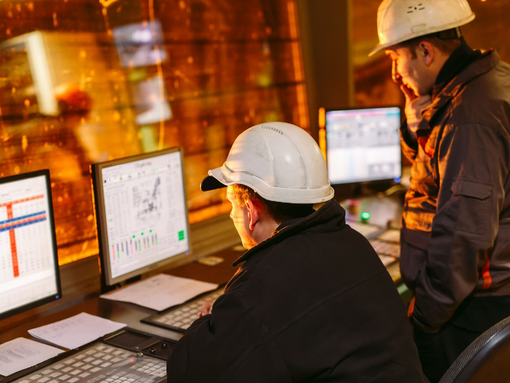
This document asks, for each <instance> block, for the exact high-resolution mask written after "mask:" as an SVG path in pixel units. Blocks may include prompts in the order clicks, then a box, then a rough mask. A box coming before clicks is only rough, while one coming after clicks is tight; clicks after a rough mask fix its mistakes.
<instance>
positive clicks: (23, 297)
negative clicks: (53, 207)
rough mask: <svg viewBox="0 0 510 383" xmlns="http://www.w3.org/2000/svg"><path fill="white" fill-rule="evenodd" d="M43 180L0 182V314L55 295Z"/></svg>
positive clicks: (55, 275) (47, 201) (54, 262)
mask: <svg viewBox="0 0 510 383" xmlns="http://www.w3.org/2000/svg"><path fill="white" fill-rule="evenodd" d="M47 181H48V178H47V177H45V176H44V175H40V176H37V177H27V178H22V179H16V180H13V181H12V182H2V183H0V314H1V313H4V312H7V311H9V310H12V309H15V308H17V307H21V306H24V305H27V304H31V303H33V302H36V301H38V300H41V299H44V298H47V297H49V296H54V295H56V294H57V292H58V272H57V270H56V268H57V253H56V248H55V242H54V232H53V228H52V224H51V218H52V217H51V212H50V203H51V201H50V198H49V195H48V185H47Z"/></svg>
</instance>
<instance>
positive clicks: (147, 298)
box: [101, 274, 218, 311]
mask: <svg viewBox="0 0 510 383" xmlns="http://www.w3.org/2000/svg"><path fill="white" fill-rule="evenodd" d="M217 288H218V285H217V284H214V283H208V282H201V281H196V280H194V279H188V278H181V277H175V276H173V275H167V274H158V275H156V276H154V277H151V278H149V279H146V280H144V281H141V282H138V283H135V284H134V285H131V286H128V287H124V288H123V289H120V290H118V291H113V292H111V293H108V294H105V295H101V298H105V299H112V300H115V301H122V302H130V303H135V304H137V305H140V306H144V307H148V308H151V309H153V310H157V311H161V310H164V309H166V308H168V307H171V306H175V305H178V304H181V303H184V302H186V301H187V300H190V299H191V298H193V297H196V296H197V295H200V294H202V293H205V292H206V291H211V290H214V289H217Z"/></svg>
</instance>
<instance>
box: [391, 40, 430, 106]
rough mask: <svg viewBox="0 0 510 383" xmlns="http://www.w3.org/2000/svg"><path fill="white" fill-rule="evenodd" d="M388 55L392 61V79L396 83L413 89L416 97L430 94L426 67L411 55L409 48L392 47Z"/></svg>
mask: <svg viewBox="0 0 510 383" xmlns="http://www.w3.org/2000/svg"><path fill="white" fill-rule="evenodd" d="M386 55H387V56H389V57H390V59H391V77H392V78H393V81H395V82H396V83H399V84H400V83H401V84H403V85H404V86H406V87H408V88H409V89H411V90H412V91H413V92H414V94H415V96H417V97H418V96H424V95H426V94H429V92H430V90H431V89H429V85H430V84H428V81H427V80H428V78H427V76H426V73H427V72H426V69H427V68H426V66H425V65H424V64H423V62H422V61H421V60H419V59H418V58H416V57H413V56H412V55H411V52H410V51H409V49H408V48H404V47H390V48H388V49H386Z"/></svg>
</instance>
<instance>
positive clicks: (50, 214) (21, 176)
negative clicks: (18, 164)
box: [0, 169, 62, 320]
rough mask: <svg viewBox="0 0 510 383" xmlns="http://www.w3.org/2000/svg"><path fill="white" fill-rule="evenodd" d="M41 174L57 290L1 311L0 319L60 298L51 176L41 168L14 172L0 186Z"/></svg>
mask: <svg viewBox="0 0 510 383" xmlns="http://www.w3.org/2000/svg"><path fill="white" fill-rule="evenodd" d="M41 176H43V177H44V178H45V181H46V193H47V196H48V221H49V224H50V234H51V242H52V245H53V261H54V262H53V267H54V271H55V279H56V285H57V292H56V293H55V294H53V295H50V296H47V297H44V298H42V299H39V300H37V301H33V302H31V303H28V304H25V305H22V306H19V307H16V308H14V309H11V310H9V311H4V312H3V313H0V320H2V319H5V318H9V317H12V316H14V315H16V314H20V313H23V312H26V311H29V310H32V309H34V308H36V307H40V306H42V305H45V304H47V303H51V302H54V301H56V300H59V299H61V298H62V284H61V280H60V267H59V264H58V248H57V235H56V231H55V215H54V212H53V198H52V194H51V178H50V171H49V169H42V170H37V171H33V172H28V173H21V174H16V175H12V176H7V177H1V178H0V187H1V186H2V184H5V183H9V182H16V181H22V180H25V179H30V178H36V177H41Z"/></svg>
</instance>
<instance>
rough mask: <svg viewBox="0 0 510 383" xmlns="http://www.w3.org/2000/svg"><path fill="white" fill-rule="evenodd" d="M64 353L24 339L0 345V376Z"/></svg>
mask: <svg viewBox="0 0 510 383" xmlns="http://www.w3.org/2000/svg"><path fill="white" fill-rule="evenodd" d="M62 352H64V351H63V350H59V349H58V348H55V347H52V346H48V345H46V344H42V343H39V342H35V341H33V340H29V339H25V338H16V339H14V340H11V341H10V342H6V343H3V344H0V375H4V376H8V375H11V374H14V373H15V372H18V371H21V370H24V369H25V368H28V367H32V366H35V365H36V364H38V363H41V362H44V361H45V360H48V359H50V358H53V357H54V356H57V355H58V354H60V353H62Z"/></svg>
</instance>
